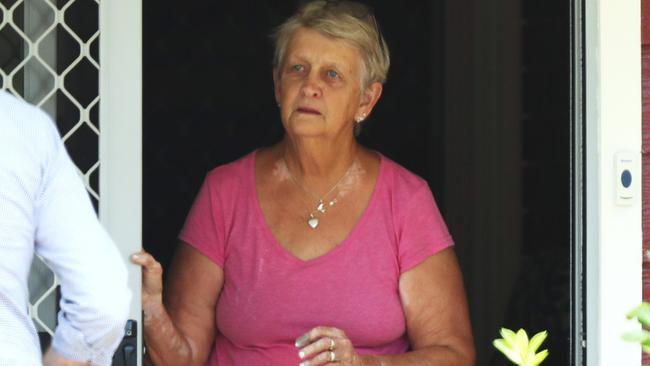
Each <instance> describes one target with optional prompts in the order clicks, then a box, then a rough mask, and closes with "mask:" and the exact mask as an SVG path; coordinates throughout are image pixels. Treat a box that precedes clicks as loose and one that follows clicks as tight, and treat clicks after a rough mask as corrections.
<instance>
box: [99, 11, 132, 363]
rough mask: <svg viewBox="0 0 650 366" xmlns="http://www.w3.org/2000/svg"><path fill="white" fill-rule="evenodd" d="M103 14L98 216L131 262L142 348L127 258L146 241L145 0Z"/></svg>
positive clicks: (100, 25)
mask: <svg viewBox="0 0 650 366" xmlns="http://www.w3.org/2000/svg"><path fill="white" fill-rule="evenodd" d="M99 14H100V19H99V29H100V53H99V54H100V66H101V67H100V72H99V74H100V82H99V90H100V94H99V95H100V119H99V120H100V121H101V133H100V135H99V136H100V140H99V161H100V166H101V167H100V186H99V188H100V189H99V190H100V195H99V196H100V197H101V199H100V202H99V217H100V220H101V221H102V224H104V226H105V227H106V229H107V230H108V232H109V234H110V235H111V237H112V238H113V239H114V240H115V242H116V243H117V245H118V247H119V248H120V251H121V253H122V257H123V258H124V261H125V262H127V263H128V265H127V267H128V269H129V285H130V288H131V291H132V292H133V300H132V302H131V310H130V319H134V320H136V321H137V322H138V331H137V334H138V348H137V349H138V350H141V349H142V319H141V299H140V288H141V273H140V268H139V267H137V266H135V265H132V264H130V262H129V259H128V258H129V255H130V254H132V253H134V252H136V251H138V250H140V248H141V246H142V0H104V1H101V2H100V13H99ZM137 353H138V366H139V365H141V364H142V360H141V352H137Z"/></svg>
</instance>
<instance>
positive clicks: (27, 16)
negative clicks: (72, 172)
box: [0, 0, 100, 347]
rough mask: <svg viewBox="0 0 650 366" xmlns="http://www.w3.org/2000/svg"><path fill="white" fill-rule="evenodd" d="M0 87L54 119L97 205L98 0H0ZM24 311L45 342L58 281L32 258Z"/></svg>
mask: <svg viewBox="0 0 650 366" xmlns="http://www.w3.org/2000/svg"><path fill="white" fill-rule="evenodd" d="M0 16H1V19H0V78H1V80H0V83H1V84H0V85H1V87H2V88H3V89H5V90H8V91H9V92H11V93H12V94H14V95H16V96H20V97H22V98H23V99H25V100H26V101H27V102H29V103H32V104H34V105H37V106H39V107H41V108H42V109H43V110H45V111H46V112H47V113H48V114H49V115H50V116H51V117H52V118H53V119H54V120H55V121H56V122H57V126H58V128H59V132H60V133H61V136H62V138H63V141H64V143H65V145H66V148H67V149H68V151H69V153H70V155H71V157H72V159H73V160H74V162H75V164H76V165H77V168H78V171H79V174H80V176H81V177H82V179H83V180H84V182H85V184H86V188H87V190H88V192H89V194H90V197H91V200H92V201H93V204H94V205H95V208H96V209H97V205H98V202H99V194H98V192H99V133H100V131H99V1H97V0H0ZM29 290H30V309H29V310H30V314H31V315H32V318H33V320H34V323H35V324H36V328H37V330H38V331H39V335H40V337H41V343H42V346H43V347H45V346H46V345H47V344H48V343H49V340H50V337H51V336H52V335H53V329H54V328H55V326H56V311H57V306H58V305H57V304H58V295H57V294H58V281H57V279H56V276H55V275H54V274H53V273H52V271H51V270H50V269H49V268H47V266H46V265H45V264H44V263H43V261H42V260H41V259H40V258H38V257H35V258H34V262H33V265H32V269H31V271H30V277H29Z"/></svg>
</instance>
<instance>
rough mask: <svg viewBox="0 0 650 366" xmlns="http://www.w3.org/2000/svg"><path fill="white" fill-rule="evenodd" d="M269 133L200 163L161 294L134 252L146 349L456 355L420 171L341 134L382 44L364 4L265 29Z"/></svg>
mask: <svg viewBox="0 0 650 366" xmlns="http://www.w3.org/2000/svg"><path fill="white" fill-rule="evenodd" d="M275 42H276V45H275V56H274V69H273V79H274V82H275V99H276V101H277V104H278V106H279V109H280V115H281V119H282V124H283V126H284V129H285V131H286V134H285V138H284V139H283V140H282V142H280V143H279V144H277V145H275V146H272V147H269V148H264V149H260V150H257V151H255V152H253V153H251V154H249V155H246V156H244V157H242V158H241V159H239V160H237V161H235V162H232V163H230V164H226V165H223V166H220V167H217V168H216V169H214V170H213V171H211V172H210V173H209V174H208V175H207V177H206V179H205V182H204V184H203V187H202V188H201V190H200V192H199V194H198V197H197V198H196V200H195V202H194V205H193V207H192V209H191V211H190V213H189V216H188V218H187V221H186V223H185V226H184V228H183V230H182V232H181V234H180V239H181V244H180V246H179V248H178V250H177V253H176V255H175V258H174V260H173V263H172V265H171V271H170V273H169V275H168V281H167V285H166V291H165V292H166V296H165V301H164V303H163V300H162V295H161V294H162V285H161V267H160V265H159V264H158V263H157V262H156V261H155V260H154V259H153V258H152V257H151V256H150V255H149V254H147V253H144V252H142V253H139V254H136V255H135V256H134V259H133V261H134V262H136V263H137V264H140V265H142V266H143V270H144V271H143V273H144V275H143V278H144V283H143V311H144V328H145V342H146V345H147V356H148V358H149V361H151V362H152V363H153V364H156V365H204V364H207V365H219V366H230V365H242V366H248V365H305V366H307V365H309V366H312V365H334V364H336V365H355V366H356V365H385V366H388V365H402V366H404V365H436V366H443V365H471V364H473V361H474V351H473V346H472V335H471V330H470V326H469V321H468V313H467V305H466V299H465V295H464V290H463V285H462V279H461V274H460V272H459V268H458V264H457V262H456V258H455V255H454V252H453V250H452V249H451V246H452V240H451V237H450V235H449V233H448V232H447V228H446V226H445V224H444V222H443V219H442V218H441V216H440V213H439V211H438V209H437V207H436V204H435V202H434V200H433V197H432V194H431V192H430V190H429V188H428V186H427V184H426V182H425V181H424V180H422V179H421V178H419V177H417V176H415V175H414V174H413V173H410V172H409V171H407V170H406V169H404V168H402V167H400V166H399V165H398V164H396V163H395V162H392V161H391V160H389V159H387V158H386V157H384V156H382V155H381V154H379V153H377V152H375V151H371V150H368V149H366V148H364V147H362V146H360V145H359V144H358V143H357V141H356V139H355V137H354V135H355V130H356V129H357V128H358V125H359V124H361V123H362V122H363V121H364V120H365V119H366V118H367V117H368V116H369V115H370V113H371V111H372V109H373V107H374V106H375V104H376V103H377V101H378V100H379V98H380V96H381V92H382V83H383V82H384V81H385V80H386V74H387V71H388V65H389V55H388V49H387V47H386V44H385V42H384V40H383V39H382V37H381V35H380V33H379V30H378V26H377V24H376V22H375V18H374V16H373V15H372V13H371V11H370V9H369V8H367V7H366V6H364V5H361V4H357V3H352V2H345V1H341V2H338V1H337V2H331V1H315V2H311V3H308V4H307V5H305V6H303V7H302V8H301V9H300V10H299V11H298V13H297V14H295V15H294V16H293V17H291V18H290V19H288V20H287V21H286V22H285V23H284V24H282V25H281V26H280V27H279V28H278V30H277V32H276V34H275Z"/></svg>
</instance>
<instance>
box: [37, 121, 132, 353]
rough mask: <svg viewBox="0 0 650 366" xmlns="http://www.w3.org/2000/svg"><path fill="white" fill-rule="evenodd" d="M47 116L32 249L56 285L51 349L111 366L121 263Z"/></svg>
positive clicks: (120, 315)
mask: <svg viewBox="0 0 650 366" xmlns="http://www.w3.org/2000/svg"><path fill="white" fill-rule="evenodd" d="M43 115H44V114H43ZM47 119H48V123H47V126H48V130H47V132H48V134H47V136H46V141H45V144H51V145H50V146H51V149H48V150H49V151H50V152H51V155H50V156H49V157H48V161H47V162H46V163H45V164H44V168H43V172H42V173H43V176H42V184H41V189H40V192H39V195H38V197H37V200H36V205H35V224H36V225H35V228H36V232H35V242H36V246H35V250H36V252H37V253H38V254H40V255H41V256H42V257H43V258H44V260H45V261H46V263H47V264H48V265H49V266H50V267H51V268H52V270H53V271H54V272H55V273H56V274H57V276H58V277H59V279H60V283H61V302H60V308H61V310H60V312H59V314H58V326H57V329H56V332H55V335H54V339H53V341H52V347H54V349H55V350H56V351H57V352H58V353H60V354H61V355H62V356H64V357H66V358H69V359H71V360H75V361H90V362H91V364H93V365H110V363H111V359H112V356H113V353H114V351H115V349H116V347H117V346H118V344H119V342H120V340H121V338H122V336H123V330H124V325H125V323H126V320H127V316H128V309H129V303H130V300H131V293H130V290H129V289H128V285H127V271H126V267H125V263H124V261H123V260H122V258H121V256H120V253H119V252H118V250H117V248H116V247H115V245H114V243H113V242H112V241H111V239H110V238H109V236H108V235H107V233H106V231H105V230H104V229H103V227H102V226H101V225H100V223H99V222H98V220H97V217H96V214H95V211H94V209H93V207H92V205H91V203H90V199H89V197H88V193H87V192H86V189H85V187H84V185H83V183H82V181H81V179H80V178H79V176H78V173H77V170H76V167H75V166H74V164H73V163H72V161H71V159H70V157H69V156H68V153H67V151H66V150H65V147H64V145H63V143H62V142H61V139H60V138H59V135H58V132H57V131H56V128H55V127H54V124H53V123H52V122H51V121H50V120H49V118H47Z"/></svg>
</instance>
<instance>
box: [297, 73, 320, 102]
mask: <svg viewBox="0 0 650 366" xmlns="http://www.w3.org/2000/svg"><path fill="white" fill-rule="evenodd" d="M302 94H303V95H304V96H306V97H312V98H317V97H320V96H321V94H322V89H321V86H320V84H319V82H318V80H317V78H316V76H315V75H313V74H310V75H307V76H306V77H305V80H304V81H303V84H302Z"/></svg>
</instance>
